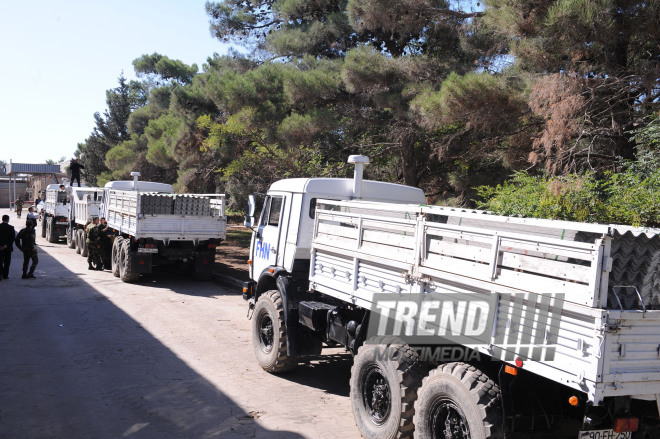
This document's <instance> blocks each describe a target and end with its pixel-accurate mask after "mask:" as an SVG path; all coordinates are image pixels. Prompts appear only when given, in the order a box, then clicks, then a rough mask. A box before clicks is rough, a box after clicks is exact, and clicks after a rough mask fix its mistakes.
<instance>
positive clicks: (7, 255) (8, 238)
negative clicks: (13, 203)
mask: <svg viewBox="0 0 660 439" xmlns="http://www.w3.org/2000/svg"><path fill="white" fill-rule="evenodd" d="M14 239H16V230H14V226H11V225H9V215H2V223H0V278H2V279H9V265H10V264H11V253H12V252H13V251H14ZM3 247H4V250H2V248H3Z"/></svg>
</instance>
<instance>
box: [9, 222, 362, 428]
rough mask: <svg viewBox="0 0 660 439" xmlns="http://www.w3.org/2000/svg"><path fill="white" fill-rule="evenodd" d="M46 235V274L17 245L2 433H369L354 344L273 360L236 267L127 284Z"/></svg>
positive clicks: (43, 247)
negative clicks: (30, 272) (354, 386)
mask: <svg viewBox="0 0 660 439" xmlns="http://www.w3.org/2000/svg"><path fill="white" fill-rule="evenodd" d="M5 213H8V211H7V210H6V209H0V214H5ZM10 223H11V224H13V225H14V226H15V227H16V228H17V231H18V230H20V228H21V225H22V224H24V220H17V219H16V217H15V215H14V214H13V212H12V213H11V220H10ZM37 243H38V245H39V260H40V262H39V266H38V267H37V270H36V272H35V275H36V276H37V279H31V280H23V279H21V265H22V255H21V254H20V252H18V251H17V250H15V251H14V253H13V260H12V265H11V270H10V279H8V280H3V281H1V282H0V438H3V439H4V438H7V439H23V438H25V439H38V438H66V439H94V438H102V439H105V438H159V439H167V438H177V439H180V438H294V439H295V438H328V437H341V438H359V437H360V435H359V433H358V431H357V428H356V427H355V422H354V420H353V416H352V413H351V407H350V401H349V398H348V395H349V385H348V382H349V378H350V367H351V363H352V360H351V357H350V355H348V354H345V353H343V351H341V350H333V351H330V353H329V354H326V355H323V356H321V357H316V358H311V359H308V360H307V364H304V365H301V366H300V367H299V368H298V369H297V370H296V371H294V372H292V373H290V374H287V375H282V376H275V375H270V374H267V373H266V372H264V371H262V370H261V368H259V366H258V365H257V364H256V361H255V359H254V354H253V348H252V340H251V332H250V331H251V329H250V323H251V322H250V321H249V320H248V319H247V318H246V312H247V306H246V303H245V302H244V301H243V300H242V298H241V295H240V290H239V289H238V288H237V287H236V286H235V285H234V284H232V282H231V279H229V280H228V279H223V281H225V283H223V284H219V283H218V282H199V281H194V280H193V279H191V278H187V277H184V276H181V275H176V274H173V273H169V272H167V271H163V272H160V273H156V274H152V275H147V276H143V278H142V279H141V280H140V281H139V282H138V283H136V284H125V283H122V282H121V281H120V280H119V279H118V278H116V277H114V276H112V274H111V273H110V272H109V271H104V272H97V271H88V270H87V263H86V261H85V260H84V259H83V258H81V257H80V255H78V254H76V253H75V251H74V250H72V249H69V248H67V246H66V245H65V244H64V242H63V241H62V242H61V243H58V244H50V243H47V242H46V241H45V239H43V238H41V237H40V235H38V238H37ZM227 281H229V283H227Z"/></svg>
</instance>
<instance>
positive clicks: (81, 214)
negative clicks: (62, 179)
mask: <svg viewBox="0 0 660 439" xmlns="http://www.w3.org/2000/svg"><path fill="white" fill-rule="evenodd" d="M69 191H70V196H69V223H68V227H67V229H66V242H67V244H68V246H69V248H75V249H76V253H78V254H81V255H82V256H83V257H87V244H86V239H87V234H86V232H85V227H86V226H87V224H89V221H90V220H91V219H93V218H99V216H100V212H101V206H102V205H103V192H104V190H103V188H98V187H71V188H70V189H69Z"/></svg>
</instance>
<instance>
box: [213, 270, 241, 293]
mask: <svg viewBox="0 0 660 439" xmlns="http://www.w3.org/2000/svg"><path fill="white" fill-rule="evenodd" d="M213 280H214V281H215V282H217V283H219V284H223V285H226V286H230V287H234V288H236V289H237V290H238V291H237V292H238V293H241V294H242V293H243V281H242V280H240V279H236V278H235V277H231V276H227V275H225V274H220V273H215V272H214V273H213Z"/></svg>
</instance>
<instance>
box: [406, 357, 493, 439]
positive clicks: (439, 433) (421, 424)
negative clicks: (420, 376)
mask: <svg viewBox="0 0 660 439" xmlns="http://www.w3.org/2000/svg"><path fill="white" fill-rule="evenodd" d="M500 404H501V394H500V389H499V386H498V385H497V384H495V382H493V381H492V380H491V379H489V378H488V377H487V376H486V375H485V374H484V373H483V372H481V371H480V370H479V369H477V368H475V367H474V366H470V365H468V364H465V363H448V364H443V365H441V366H439V367H438V368H437V369H434V370H432V371H431V372H430V373H429V376H428V377H426V378H425V379H424V381H423V382H422V387H421V388H420V389H419V391H418V392H417V402H416V403H415V438H416V439H436V438H451V439H468V438H469V439H490V438H499V437H502V435H501V433H502V422H501V405H500Z"/></svg>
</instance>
